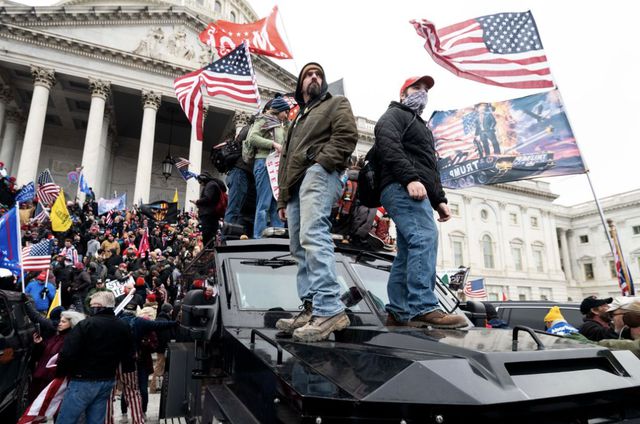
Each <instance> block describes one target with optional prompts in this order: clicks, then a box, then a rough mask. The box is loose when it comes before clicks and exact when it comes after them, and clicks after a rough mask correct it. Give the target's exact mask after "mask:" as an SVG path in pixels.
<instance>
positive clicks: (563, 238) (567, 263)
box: [558, 228, 573, 283]
mask: <svg viewBox="0 0 640 424" xmlns="http://www.w3.org/2000/svg"><path fill="white" fill-rule="evenodd" d="M558 231H559V232H560V250H561V253H562V264H563V265H564V276H565V278H566V279H567V283H571V281H573V272H572V271H571V259H570V258H569V239H568V238H567V230H565V229H562V228H559V229H558Z"/></svg>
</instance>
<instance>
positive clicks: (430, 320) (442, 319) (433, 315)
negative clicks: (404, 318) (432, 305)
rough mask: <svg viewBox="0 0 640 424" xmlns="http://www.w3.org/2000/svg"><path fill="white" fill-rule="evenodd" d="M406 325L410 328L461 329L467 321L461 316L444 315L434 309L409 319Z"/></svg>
mask: <svg viewBox="0 0 640 424" xmlns="http://www.w3.org/2000/svg"><path fill="white" fill-rule="evenodd" d="M408 325H410V326H412V327H429V326H431V327H435V328H461V327H466V326H467V320H465V319H464V317H463V316H462V315H455V314H445V313H444V312H442V311H441V310H439V309H436V310H435V311H431V312H428V313H426V314H422V315H419V316H417V317H415V318H413V319H410V320H409V323H408Z"/></svg>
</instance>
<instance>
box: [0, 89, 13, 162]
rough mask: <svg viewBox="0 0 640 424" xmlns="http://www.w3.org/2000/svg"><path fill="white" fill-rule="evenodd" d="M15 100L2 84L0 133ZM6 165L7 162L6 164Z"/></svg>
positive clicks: (0, 93) (9, 90) (0, 91)
mask: <svg viewBox="0 0 640 424" xmlns="http://www.w3.org/2000/svg"><path fill="white" fill-rule="evenodd" d="M11 100H13V96H12V95H11V89H9V87H8V86H6V85H4V84H0V132H1V131H2V128H3V127H4V120H5V114H6V111H7V106H8V105H9V103H10V102H11ZM5 164H6V162H5Z"/></svg>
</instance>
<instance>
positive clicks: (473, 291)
mask: <svg viewBox="0 0 640 424" xmlns="http://www.w3.org/2000/svg"><path fill="white" fill-rule="evenodd" d="M462 292H463V293H464V295H465V296H467V297H469V298H483V297H487V291H486V290H485V288H484V278H479V279H477V280H472V281H467V283H466V284H465V285H464V289H463V290H462Z"/></svg>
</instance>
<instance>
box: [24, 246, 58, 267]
mask: <svg viewBox="0 0 640 424" xmlns="http://www.w3.org/2000/svg"><path fill="white" fill-rule="evenodd" d="M50 265H51V240H49V239H44V240H42V241H41V242H39V243H36V244H32V245H29V246H25V247H23V248H22V269H24V270H25V271H44V270H47V269H49V266H50Z"/></svg>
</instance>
